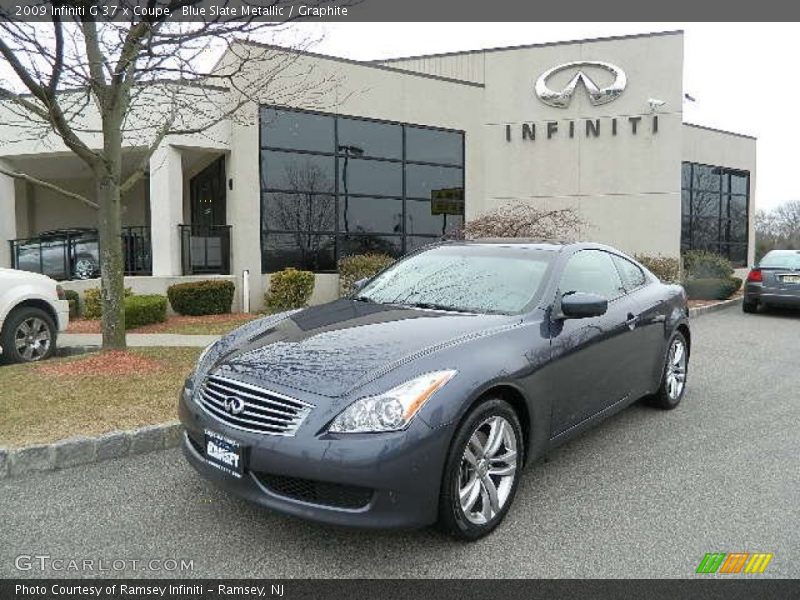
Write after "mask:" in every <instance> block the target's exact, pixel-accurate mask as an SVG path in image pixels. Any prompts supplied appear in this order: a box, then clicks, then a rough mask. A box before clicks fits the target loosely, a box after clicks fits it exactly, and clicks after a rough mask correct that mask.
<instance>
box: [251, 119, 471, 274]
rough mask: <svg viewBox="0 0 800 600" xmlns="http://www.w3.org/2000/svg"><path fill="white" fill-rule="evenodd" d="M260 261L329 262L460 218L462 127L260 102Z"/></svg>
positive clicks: (316, 267)
mask: <svg viewBox="0 0 800 600" xmlns="http://www.w3.org/2000/svg"><path fill="white" fill-rule="evenodd" d="M260 122H261V123H260V127H261V150H260V152H261V155H260V158H261V266H262V271H263V272H265V273H270V272H273V271H277V270H280V269H282V268H285V267H297V268H302V269H308V270H312V271H318V272H324V271H335V270H336V262H337V260H338V259H339V258H340V257H342V256H347V255H350V254H360V253H364V252H383V253H386V254H390V255H392V256H401V255H403V254H406V253H408V252H411V251H413V250H415V249H417V248H419V247H421V246H424V245H425V244H429V243H431V242H434V241H436V240H437V239H440V238H441V237H442V236H443V235H445V234H447V233H449V232H450V231H452V230H453V229H455V228H457V227H460V226H461V225H462V224H463V222H464V133H463V132H462V131H453V130H446V129H438V128H432V127H424V126H417V125H411V124H407V123H393V122H386V121H375V120H370V119H358V118H353V117H343V116H335V115H328V114H322V113H316V112H308V111H301V110H292V109H278V108H273V107H262V108H261V115H260Z"/></svg>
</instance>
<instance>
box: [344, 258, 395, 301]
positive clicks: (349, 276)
mask: <svg viewBox="0 0 800 600" xmlns="http://www.w3.org/2000/svg"><path fill="white" fill-rule="evenodd" d="M393 262H394V259H393V258H392V257H391V256H389V255H388V254H378V253H368V254H355V255H353V256H345V257H343V258H340V259H339V265H338V266H339V297H340V298H343V297H345V296H349V295H350V294H352V293H353V284H355V282H356V281H359V280H360V279H365V278H371V277H374V276H375V275H377V274H378V273H380V272H381V271H383V270H384V269H385V268H386V267H388V266H389V265H391V264H392V263H393Z"/></svg>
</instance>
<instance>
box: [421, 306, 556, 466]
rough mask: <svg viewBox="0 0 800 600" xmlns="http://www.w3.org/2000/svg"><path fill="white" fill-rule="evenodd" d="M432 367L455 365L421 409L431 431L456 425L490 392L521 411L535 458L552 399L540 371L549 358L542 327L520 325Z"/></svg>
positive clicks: (447, 354) (446, 355) (452, 352)
mask: <svg viewBox="0 0 800 600" xmlns="http://www.w3.org/2000/svg"><path fill="white" fill-rule="evenodd" d="M436 354H437V356H436V363H437V364H442V365H446V364H449V365H457V368H458V371H459V372H458V375H457V376H456V377H454V378H453V379H452V380H451V382H450V383H448V384H447V386H445V387H444V388H442V390H441V391H440V392H439V393H437V395H436V396H434V397H433V398H431V400H430V401H429V402H428V403H426V405H425V406H424V407H423V408H422V409H421V410H420V414H419V417H420V418H422V419H424V420H425V422H426V423H427V424H428V425H429V426H430V427H432V428H440V427H451V428H452V429H453V431H454V432H455V430H456V426H457V425H458V424H459V423H460V422H461V421H462V420H463V419H464V418H465V417H466V415H467V414H468V413H469V412H470V411H471V410H472V408H473V407H474V406H475V405H476V403H478V402H480V401H481V399H483V398H486V397H488V396H490V395H492V394H493V393H495V394H496V395H499V396H503V397H506V398H507V399H510V400H512V404H517V405H518V407H519V408H521V409H522V410H521V411H519V410H518V412H523V413H524V414H520V422H521V424H522V426H523V429H524V430H525V432H526V433H527V456H528V457H531V456H534V457H535V456H538V455H539V454H540V453H541V452H542V451H543V449H544V447H545V446H546V443H547V440H548V434H549V430H550V413H551V406H550V402H551V395H550V394H547V393H546V386H545V383H544V381H543V378H542V377H541V375H540V370H541V368H542V367H543V366H545V365H546V364H547V363H548V362H549V359H550V340H549V338H548V337H547V334H546V331H545V326H544V324H543V323H542V322H523V323H521V324H520V325H519V326H518V327H515V328H514V329H513V330H511V331H505V332H503V333H502V334H499V335H496V336H488V337H486V338H480V339H477V340H472V341H470V342H466V343H464V344H461V345H460V346H458V347H456V348H450V349H448V350H447V351H444V352H441V353H439V352H437V353H436Z"/></svg>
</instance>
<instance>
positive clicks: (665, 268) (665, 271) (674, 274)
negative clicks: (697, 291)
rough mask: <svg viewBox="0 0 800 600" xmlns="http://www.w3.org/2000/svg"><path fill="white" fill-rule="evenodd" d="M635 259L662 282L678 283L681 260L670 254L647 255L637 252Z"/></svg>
mask: <svg viewBox="0 0 800 600" xmlns="http://www.w3.org/2000/svg"><path fill="white" fill-rule="evenodd" d="M634 258H635V259H636V260H638V261H639V262H640V263H642V264H643V265H644V266H645V267H647V269H648V270H649V271H650V272H651V273H652V274H653V275H655V276H656V277H658V278H659V279H660V280H661V281H662V282H664V283H678V282H679V281H680V280H681V261H680V259H679V258H673V257H671V256H661V255H660V254H659V255H658V256H649V255H647V254H637V255H635V256H634Z"/></svg>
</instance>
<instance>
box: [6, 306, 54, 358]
mask: <svg viewBox="0 0 800 600" xmlns="http://www.w3.org/2000/svg"><path fill="white" fill-rule="evenodd" d="M0 345H2V347H3V354H2V355H0V359H2V361H3V362H6V363H15V362H36V361H39V360H44V359H46V358H50V356H52V355H53V352H55V349H56V327H55V325H54V323H53V319H52V318H51V317H50V315H48V314H47V313H46V312H45V311H43V310H42V309H40V308H35V307H33V306H23V307H19V308H15V309H14V310H12V311H11V314H9V315H8V317H7V318H6V320H5V323H3V331H2V332H0Z"/></svg>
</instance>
